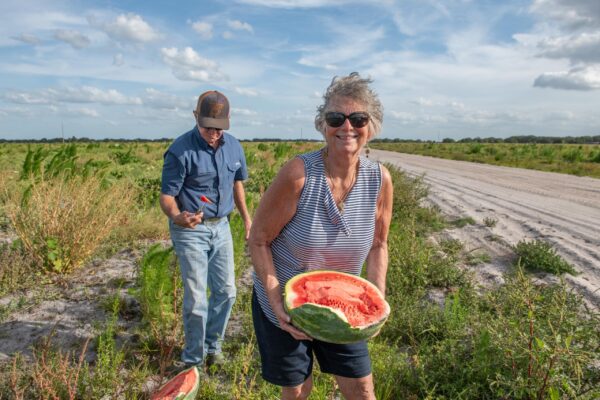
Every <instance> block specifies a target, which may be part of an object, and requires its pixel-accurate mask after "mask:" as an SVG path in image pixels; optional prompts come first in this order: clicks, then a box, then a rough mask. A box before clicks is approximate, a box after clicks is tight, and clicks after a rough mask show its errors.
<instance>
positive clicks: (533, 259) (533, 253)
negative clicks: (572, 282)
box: [514, 240, 576, 275]
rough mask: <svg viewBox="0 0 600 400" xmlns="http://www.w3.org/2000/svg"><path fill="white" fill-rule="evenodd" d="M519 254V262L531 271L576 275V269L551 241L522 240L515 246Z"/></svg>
mask: <svg viewBox="0 0 600 400" xmlns="http://www.w3.org/2000/svg"><path fill="white" fill-rule="evenodd" d="M514 250H515V252H516V253H517V255H518V256H519V264H520V265H521V266H522V267H523V268H525V269H526V270H530V271H545V272H550V273H553V274H555V275H560V274H563V273H565V272H566V273H569V274H571V275H575V274H576V271H575V269H574V268H573V266H571V265H570V264H569V263H567V262H566V261H565V260H563V259H562V258H561V257H560V256H559V255H558V254H557V253H556V250H554V249H553V248H552V246H551V245H550V243H547V242H545V241H543V240H532V241H530V242H528V241H526V240H521V241H520V242H519V243H517V245H516V246H515V247H514Z"/></svg>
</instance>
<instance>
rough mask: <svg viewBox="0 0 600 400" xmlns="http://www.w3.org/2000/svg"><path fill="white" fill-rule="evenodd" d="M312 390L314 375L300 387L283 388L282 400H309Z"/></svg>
mask: <svg viewBox="0 0 600 400" xmlns="http://www.w3.org/2000/svg"><path fill="white" fill-rule="evenodd" d="M311 390H312V375H311V376H309V377H308V379H307V380H305V381H304V382H303V383H301V384H300V385H298V386H291V387H285V386H284V387H282V388H281V399H282V400H305V399H308V396H309V395H310V391H311Z"/></svg>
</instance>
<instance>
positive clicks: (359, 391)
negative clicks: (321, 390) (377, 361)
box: [334, 374, 375, 400]
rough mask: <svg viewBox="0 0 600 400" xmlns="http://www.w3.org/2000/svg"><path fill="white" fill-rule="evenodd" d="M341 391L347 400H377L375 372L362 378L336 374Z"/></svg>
mask: <svg viewBox="0 0 600 400" xmlns="http://www.w3.org/2000/svg"><path fill="white" fill-rule="evenodd" d="M334 376H335V380H336V382H337V384H338V386H339V387H340V391H341V392H342V395H343V396H344V398H345V399H346V400H375V388H374V387H373V374H369V375H367V376H365V377H362V378H345V377H343V376H339V375H334Z"/></svg>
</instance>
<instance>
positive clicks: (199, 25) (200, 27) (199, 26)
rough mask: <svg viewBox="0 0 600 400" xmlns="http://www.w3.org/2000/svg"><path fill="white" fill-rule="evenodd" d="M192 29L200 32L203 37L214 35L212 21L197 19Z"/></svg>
mask: <svg viewBox="0 0 600 400" xmlns="http://www.w3.org/2000/svg"><path fill="white" fill-rule="evenodd" d="M192 29H193V30H195V31H196V32H197V33H198V34H200V37H201V38H202V39H205V40H208V39H212V37H213V25H212V24H211V23H210V22H204V21H196V22H194V23H193V24H192Z"/></svg>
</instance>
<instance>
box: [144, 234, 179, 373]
mask: <svg viewBox="0 0 600 400" xmlns="http://www.w3.org/2000/svg"><path fill="white" fill-rule="evenodd" d="M136 296H137V298H138V299H139V302H140V308H141V310H142V314H143V318H144V322H145V325H146V332H147V334H148V335H149V336H148V337H147V338H146V339H145V342H146V343H145V347H146V351H147V352H148V353H150V354H151V355H152V356H154V357H155V359H156V361H157V363H158V365H159V367H160V370H161V374H163V373H164V372H165V368H166V367H167V365H168V364H169V363H170V362H171V360H172V358H173V356H174V352H175V350H176V349H177V348H180V346H181V344H182V343H183V334H182V321H181V315H180V314H181V307H182V299H183V284H182V282H181V275H180V274H179V268H178V266H177V263H176V258H175V253H174V251H173V248H172V247H169V248H166V249H165V248H163V247H162V246H160V245H158V244H157V245H154V246H152V247H151V248H150V249H149V250H148V251H147V252H146V254H145V255H144V257H143V259H142V261H141V264H140V272H139V278H138V289H137V291H136Z"/></svg>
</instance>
